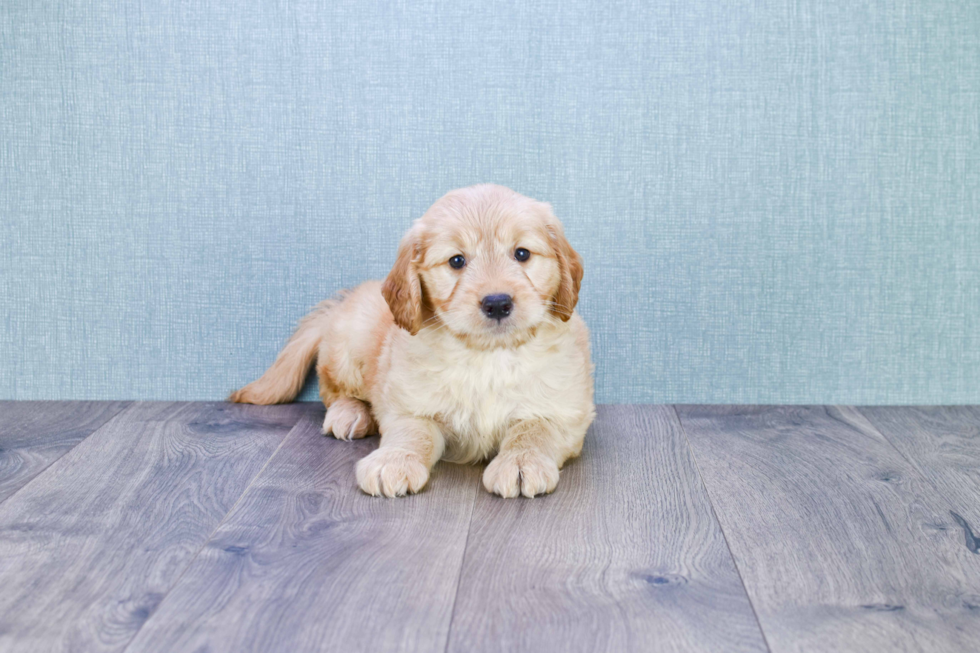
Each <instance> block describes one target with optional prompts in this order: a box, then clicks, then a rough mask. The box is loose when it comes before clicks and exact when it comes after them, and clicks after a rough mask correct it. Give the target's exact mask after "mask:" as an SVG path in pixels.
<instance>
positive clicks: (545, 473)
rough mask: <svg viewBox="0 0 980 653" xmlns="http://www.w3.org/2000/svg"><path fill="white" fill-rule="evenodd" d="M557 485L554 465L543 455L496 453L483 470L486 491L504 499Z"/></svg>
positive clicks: (536, 493) (534, 494)
mask: <svg viewBox="0 0 980 653" xmlns="http://www.w3.org/2000/svg"><path fill="white" fill-rule="evenodd" d="M557 485H558V465H557V464H556V463H555V461H553V460H551V459H550V458H547V457H546V456H541V455H534V454H527V453H523V454H506V453H505V454H499V455H498V456H497V457H496V458H494V459H493V460H492V461H491V462H490V464H489V465H487V468H486V470H485V471H484V472H483V487H485V488H486V489H487V492H492V493H493V494H499V495H500V496H502V497H504V498H505V499H512V498H514V497H517V496H519V495H522V494H523V495H524V496H526V497H528V498H531V497H534V496H537V495H539V494H548V493H549V492H553V491H554V489H555V487H557Z"/></svg>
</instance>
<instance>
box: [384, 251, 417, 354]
mask: <svg viewBox="0 0 980 653" xmlns="http://www.w3.org/2000/svg"><path fill="white" fill-rule="evenodd" d="M420 255H421V247H420V246H419V244H418V241H417V240H416V239H415V236H414V235H413V234H412V233H411V232H410V233H408V234H406V235H405V237H404V238H402V242H401V244H400V245H399V246H398V258H396V259H395V264H394V265H393V266H392V267H391V272H389V273H388V277H387V278H386V279H385V282H384V284H383V285H382V286H381V294H382V295H384V298H385V301H386V302H388V308H389V309H390V310H391V315H392V316H393V317H394V318H395V324H397V325H398V326H400V327H401V328H403V329H405V330H406V331H408V332H409V333H411V334H412V335H413V336H414V335H415V334H416V333H418V332H419V329H421V328H422V282H421V280H420V279H419V274H418V268H417V264H418V261H419V258H420Z"/></svg>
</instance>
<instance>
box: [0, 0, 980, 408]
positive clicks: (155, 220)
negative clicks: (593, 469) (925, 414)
mask: <svg viewBox="0 0 980 653" xmlns="http://www.w3.org/2000/svg"><path fill="white" fill-rule="evenodd" d="M482 181H492V182H497V183H501V184H505V185H508V186H511V187H513V188H515V189H517V190H519V191H521V192H523V193H525V194H528V195H531V196H534V197H537V198H540V199H544V200H548V201H550V202H552V203H553V205H554V207H555V210H556V212H557V214H558V215H559V216H560V217H561V218H562V219H563V220H564V221H565V223H566V225H567V231H568V234H569V236H570V239H571V240H572V242H573V243H574V245H575V246H576V247H577V248H578V249H579V251H580V252H581V253H582V255H583V257H584V259H585V262H586V278H585V285H584V290H583V295H582V301H581V304H580V310H581V312H582V313H583V315H584V316H585V318H586V320H587V321H588V322H589V324H590V325H591V327H592V331H593V345H594V355H595V359H596V361H597V365H598V367H597V371H596V382H597V393H598V399H599V400H600V401H603V402H639V401H643V402H855V403H907V402H913V403H959V402H973V403H980V10H978V6H977V4H976V3H975V2H966V1H963V2H954V1H951V0H923V1H919V2H907V1H903V0H868V1H865V2H827V1H825V0H794V1H788V0H778V1H777V0H759V1H756V2H720V1H719V0H677V1H670V0H668V1H663V2H648V1H642V2H641V1H636V0H634V1H629V2H597V1H592V2H583V1H579V0H549V1H546V2H539V3H530V2H494V3H483V2H472V1H460V0H447V1H444V2H418V3H416V2H365V1H363V0H358V1H348V2H334V1H324V2H316V1H310V0H295V1H290V2H273V1H271V0H250V1H248V2H245V1H242V2H235V1H230V0H213V1H211V2H206V1H202V2H180V3H177V2H149V1H146V2H138V1H129V0H127V1H123V2H119V1H118V0H112V1H109V0H103V1H89V2H85V1H81V0H64V1H61V2H57V1H52V2H40V1H37V0H4V1H3V2H0V246H2V256H0V397H2V398H13V399H29V398H30V399H38V398H51V399H54V398H108V397H113V398H147V399H149V398H153V399H162V398H173V399H214V398H220V397H224V396H225V395H226V393H227V392H228V391H229V390H231V389H232V388H235V387H236V386H238V385H240V384H242V383H244V382H246V381H248V380H250V379H252V378H254V377H255V376H256V375H258V374H259V373H260V372H261V371H262V370H263V369H264V368H265V366H266V365H267V364H268V363H270V362H271V361H272V359H273V357H274V356H275V353H276V351H277V350H278V348H279V346H280V345H281V344H282V342H283V340H284V339H285V338H286V337H287V336H288V334H289V333H290V331H291V329H292V327H293V325H294V323H295V321H296V320H297V319H298V318H299V317H300V316H301V315H302V314H303V313H304V312H305V311H306V310H307V309H308V308H309V307H310V306H312V305H313V304H315V303H316V302H317V301H318V300H320V299H322V298H324V297H326V296H328V295H330V294H331V293H333V292H334V291H335V290H337V289H339V288H342V287H344V286H350V285H353V284H356V283H358V282H359V281H361V280H363V279H366V278H372V277H374V278H377V277H380V276H382V275H384V274H385V272H386V270H387V268H388V266H389V264H390V263H391V261H392V260H393V257H394V251H395V245H396V242H397V240H398V238H399V236H400V234H401V232H402V231H403V230H404V229H405V228H406V227H407V226H408V225H409V223H410V221H411V220H412V219H413V218H415V217H417V216H419V215H420V214H421V213H422V212H423V211H424V210H425V208H426V207H427V206H428V205H429V204H430V203H431V202H432V201H433V200H435V199H436V198H438V197H439V196H440V195H441V194H442V193H444V192H445V191H447V190H449V189H452V188H455V187H458V186H463V185H468V184H472V183H475V182H482ZM307 396H312V395H311V394H308V395H307Z"/></svg>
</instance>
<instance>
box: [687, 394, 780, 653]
mask: <svg viewBox="0 0 980 653" xmlns="http://www.w3.org/2000/svg"><path fill="white" fill-rule="evenodd" d="M670 409H671V410H672V411H673V412H674V418H675V419H676V420H677V426H679V427H680V429H681V433H683V434H684V441H685V442H686V443H687V449H688V451H690V452H691V460H692V461H693V462H694V469H695V470H696V471H697V473H698V480H699V481H700V482H701V487H703V488H704V493H705V496H707V497H708V505H710V506H711V515H712V516H713V517H714V518H715V523H717V524H718V530H719V531H721V537H722V539H723V540H724V541H725V548H726V549H727V550H728V557H729V558H731V560H732V566H733V567H734V568H735V573H737V574H738V582H739V583H741V584H742V591H743V592H745V597H746V598H747V599H748V601H749V606H750V607H751V608H752V616H753V617H755V623H756V625H758V626H759V633H760V634H761V635H762V643H763V644H765V645H766V650H767V651H769V652H770V653H772V646H770V645H769V638H768V637H767V636H766V629H765V628H763V627H762V620H761V619H759V611H758V610H757V609H756V607H755V602H753V601H752V595H751V594H750V593H749V588H748V586H747V585H746V584H745V578H743V577H742V570H741V568H739V566H738V560H737V559H736V558H735V553H734V552H733V551H732V545H731V544H730V543H729V541H728V535H727V534H726V533H725V526H724V525H723V524H722V523H721V520H720V519H719V518H718V511H717V510H716V509H715V502H714V500H713V499H712V498H711V490H709V489H708V484H707V483H705V482H704V474H702V473H701V465H700V464H698V455H697V452H696V451H695V450H694V445H693V444H691V438H689V437H688V435H687V429H686V428H684V422H683V421H682V420H681V415H680V413H679V412H678V411H677V405H676V404H671V405H670Z"/></svg>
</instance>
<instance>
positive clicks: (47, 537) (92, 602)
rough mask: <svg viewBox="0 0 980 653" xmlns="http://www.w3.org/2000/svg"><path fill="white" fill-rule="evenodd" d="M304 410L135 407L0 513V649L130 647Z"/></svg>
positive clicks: (12, 499) (223, 406)
mask: <svg viewBox="0 0 980 653" xmlns="http://www.w3.org/2000/svg"><path fill="white" fill-rule="evenodd" d="M301 410H302V408H300V407H297V406H275V407H258V406H240V405H231V404H169V403H137V404H134V405H132V406H130V407H129V408H127V409H125V410H124V411H123V412H122V413H120V414H119V415H117V416H116V418H115V419H113V420H112V421H111V422H110V423H108V424H106V425H105V426H103V427H102V428H101V429H99V430H98V431H96V432H95V433H93V434H92V435H91V436H89V437H88V438H86V439H85V440H83V441H82V442H81V443H80V444H79V445H78V446H76V447H75V448H74V449H72V450H71V451H70V452H69V453H67V454H66V455H64V456H62V457H61V458H60V459H58V460H57V461H56V462H55V463H53V464H52V465H51V466H50V467H48V469H47V470H45V471H44V473H42V474H41V475H39V476H38V477H37V478H35V479H34V481H33V482H31V483H30V484H28V485H27V486H25V487H24V488H23V489H21V490H20V491H19V492H17V493H16V494H14V495H13V496H11V497H10V498H9V499H8V500H7V501H6V502H4V503H3V504H0V578H2V579H3V591H2V592H0V650H3V651H5V652H14V651H30V652H36V651H45V652H49V651H69V650H77V651H120V650H122V649H123V648H125V646H126V645H127V644H128V643H129V642H130V640H131V638H132V637H133V635H134V634H135V633H136V631H137V630H139V628H140V627H141V626H142V624H143V623H144V622H145V621H146V619H147V618H148V617H149V616H150V614H152V613H153V611H154V610H155V609H156V607H157V604H158V603H159V601H160V600H161V599H162V598H163V596H164V595H165V594H166V592H167V591H168V590H169V589H170V588H171V586H172V585H173V584H174V583H175V582H176V580H177V579H178V577H179V576H180V574H181V572H182V571H183V570H184V569H185V568H186V566H187V564H188V563H189V562H190V561H191V559H192V558H193V557H194V555H195V553H196V552H197V551H198V550H199V549H200V547H201V546H202V545H203V544H204V542H205V541H206V540H207V538H208V536H209V535H210V534H211V532H212V531H213V530H214V528H215V527H216V526H217V525H218V523H219V522H220V520H221V519H222V518H223V517H224V516H225V514H226V513H227V512H228V510H229V509H230V508H231V506H232V505H233V504H234V502H235V501H236V499H238V498H239V497H240V496H241V494H242V492H243V491H244V490H245V488H246V487H247V485H248V483H249V482H250V481H251V480H252V479H253V477H254V476H255V475H256V473H258V471H259V470H260V469H261V467H262V466H263V465H264V464H265V463H266V462H267V461H268V459H269V457H270V456H271V455H272V453H273V452H274V451H275V449H276V447H277V446H278V445H279V444H280V442H281V441H282V439H283V437H284V436H285V435H286V433H287V432H288V431H289V429H290V428H291V427H292V425H293V424H294V423H295V422H296V420H297V418H298V415H299V412H300V411H301Z"/></svg>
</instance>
